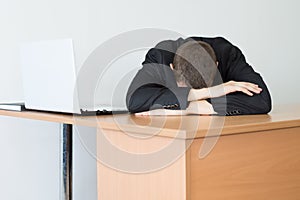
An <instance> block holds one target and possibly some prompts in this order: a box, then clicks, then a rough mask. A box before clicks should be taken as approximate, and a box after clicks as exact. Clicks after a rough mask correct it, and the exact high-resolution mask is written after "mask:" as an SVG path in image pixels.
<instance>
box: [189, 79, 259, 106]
mask: <svg viewBox="0 0 300 200" xmlns="http://www.w3.org/2000/svg"><path fill="white" fill-rule="evenodd" d="M261 91H262V89H261V88H260V87H259V86H258V85H256V84H253V83H249V82H237V81H229V82H226V83H223V84H220V85H217V86H213V87H210V88H202V89H191V90H190V93H189V96H188V101H197V100H204V99H208V98H216V97H220V96H224V95H227V94H230V93H234V92H243V93H245V94H247V95H249V96H253V93H255V94H259V93H260V92H261Z"/></svg>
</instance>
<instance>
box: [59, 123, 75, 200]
mask: <svg viewBox="0 0 300 200" xmlns="http://www.w3.org/2000/svg"><path fill="white" fill-rule="evenodd" d="M72 128H73V127H72V125H71V124H62V125H61V130H60V198H59V199H60V200H71V199H72V153H73V152H72V143H73V133H72Z"/></svg>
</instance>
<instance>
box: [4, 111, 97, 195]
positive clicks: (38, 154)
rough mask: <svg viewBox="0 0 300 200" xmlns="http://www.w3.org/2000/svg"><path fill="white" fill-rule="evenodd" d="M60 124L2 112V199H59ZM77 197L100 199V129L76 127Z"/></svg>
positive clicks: (75, 169)
mask: <svg viewBox="0 0 300 200" xmlns="http://www.w3.org/2000/svg"><path fill="white" fill-rule="evenodd" d="M60 129H61V127H60V124H58V123H51V122H45V121H38V120H28V119H21V118H14V117H4V116H0V158H1V164H0V199H7V200H20V199H24V200H41V199H43V200H58V199H59V196H60V175H61V174H60V137H59V136H60ZM73 133H74V134H73V136H74V137H73V144H74V146H73V150H74V152H73V153H74V154H73V199H74V200H83V199H88V200H96V199H97V175H96V171H97V168H96V159H95V155H96V130H95V128H90V127H81V126H76V127H74V129H73Z"/></svg>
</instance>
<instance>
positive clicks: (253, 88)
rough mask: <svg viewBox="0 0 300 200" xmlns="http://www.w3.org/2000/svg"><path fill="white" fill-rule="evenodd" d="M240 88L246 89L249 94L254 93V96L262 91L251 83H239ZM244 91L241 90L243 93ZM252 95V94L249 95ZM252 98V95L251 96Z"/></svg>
mask: <svg viewBox="0 0 300 200" xmlns="http://www.w3.org/2000/svg"><path fill="white" fill-rule="evenodd" d="M239 86H240V87H243V88H244V89H246V90H248V91H250V92H254V93H256V94H259V93H260V92H261V91H262V89H261V88H260V87H259V86H258V85H256V84H253V83H248V82H240V85H239ZM244 91H245V90H243V92H244ZM244 93H246V94H248V95H249V93H248V92H246V91H245V92H244ZM251 94H252V93H251ZM251 96H252V95H251Z"/></svg>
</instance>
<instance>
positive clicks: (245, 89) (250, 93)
mask: <svg viewBox="0 0 300 200" xmlns="http://www.w3.org/2000/svg"><path fill="white" fill-rule="evenodd" d="M238 91H240V92H243V93H245V94H247V95H249V96H253V93H252V92H250V90H248V89H247V88H245V87H239V86H238Z"/></svg>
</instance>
